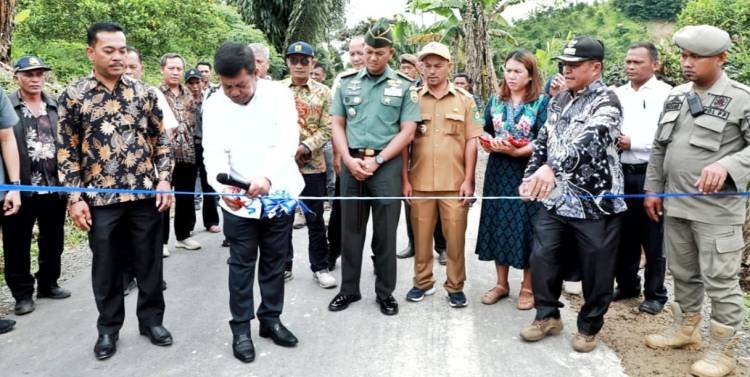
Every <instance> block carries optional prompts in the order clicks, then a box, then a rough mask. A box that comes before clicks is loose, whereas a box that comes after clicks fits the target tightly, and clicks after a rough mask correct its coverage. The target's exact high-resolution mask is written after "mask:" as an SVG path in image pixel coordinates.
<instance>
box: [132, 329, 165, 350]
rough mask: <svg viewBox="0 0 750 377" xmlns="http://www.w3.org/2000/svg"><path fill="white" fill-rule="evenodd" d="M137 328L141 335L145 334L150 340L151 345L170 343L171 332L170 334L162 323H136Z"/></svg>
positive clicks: (162, 345)
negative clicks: (145, 324) (148, 324)
mask: <svg viewBox="0 0 750 377" xmlns="http://www.w3.org/2000/svg"><path fill="white" fill-rule="evenodd" d="M138 330H139V331H140V333H141V335H145V336H147V337H148V338H149V339H150V340H151V344H153V345H156V346H161V347H164V346H171V345H172V334H170V333H169V331H168V330H167V329H166V328H164V326H162V325H157V326H143V325H138Z"/></svg>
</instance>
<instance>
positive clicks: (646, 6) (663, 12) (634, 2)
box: [612, 0, 685, 21]
mask: <svg viewBox="0 0 750 377" xmlns="http://www.w3.org/2000/svg"><path fill="white" fill-rule="evenodd" d="M612 5H614V6H615V7H616V8H617V9H619V10H620V11H621V12H622V13H624V14H625V15H626V16H628V17H631V18H633V19H636V20H642V21H650V20H661V21H673V20H674V19H675V17H676V16H677V14H678V13H680V10H682V8H683V7H684V6H685V0H660V1H653V0H613V1H612Z"/></svg>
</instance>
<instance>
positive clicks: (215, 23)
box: [12, 0, 267, 84]
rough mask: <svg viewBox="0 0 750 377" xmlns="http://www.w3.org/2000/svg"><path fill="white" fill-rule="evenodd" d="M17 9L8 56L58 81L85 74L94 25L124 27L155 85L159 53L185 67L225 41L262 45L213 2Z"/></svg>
mask: <svg viewBox="0 0 750 377" xmlns="http://www.w3.org/2000/svg"><path fill="white" fill-rule="evenodd" d="M18 10H19V12H20V11H23V10H28V11H29V17H28V18H27V19H26V20H24V21H23V22H22V23H21V24H20V25H18V27H17V28H16V31H15V33H14V35H13V50H12V55H13V57H14V58H17V57H19V56H21V55H23V54H36V55H39V56H40V57H42V58H43V59H45V60H47V61H48V62H49V64H50V65H51V66H52V67H53V68H54V73H55V75H57V77H58V79H60V80H62V81H63V82H68V81H71V80H74V79H76V78H78V77H81V76H84V75H86V74H88V73H89V72H90V70H91V66H90V63H89V62H88V59H86V57H85V54H84V50H85V47H86V29H87V28H88V26H89V25H91V24H93V23H95V22H101V21H116V22H119V23H120V24H122V25H123V26H125V28H126V29H127V32H128V43H129V44H130V45H132V46H134V47H136V48H138V49H140V50H141V52H142V54H143V58H144V62H145V63H146V66H147V67H148V68H150V69H149V70H147V74H146V81H148V82H150V83H152V84H155V83H158V82H159V80H160V74H159V72H158V70H157V69H155V68H156V67H158V66H159V65H158V60H159V57H160V56H161V55H162V54H164V53H167V52H176V53H179V54H181V55H182V56H184V57H185V59H186V60H187V63H188V65H189V66H190V65H192V64H194V63H195V62H197V61H198V60H202V59H208V60H210V59H211V57H212V56H213V54H214V51H215V50H216V48H217V47H218V46H219V44H221V43H222V42H225V41H228V40H232V41H237V42H262V43H267V42H266V41H265V39H264V37H263V34H262V33H261V32H260V31H258V30H256V29H254V28H252V27H250V26H248V25H246V24H244V23H243V22H242V19H241V18H240V16H239V14H238V13H237V12H236V10H234V8H231V7H229V6H226V5H222V4H219V3H218V2H217V1H215V0H181V1H170V0H112V1H106V0H35V1H30V0H26V1H21V2H19V5H18Z"/></svg>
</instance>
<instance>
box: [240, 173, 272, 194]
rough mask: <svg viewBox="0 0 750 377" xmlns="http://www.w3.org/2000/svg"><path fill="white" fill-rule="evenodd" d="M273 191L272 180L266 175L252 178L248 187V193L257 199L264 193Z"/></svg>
mask: <svg viewBox="0 0 750 377" xmlns="http://www.w3.org/2000/svg"><path fill="white" fill-rule="evenodd" d="M269 191H271V181H270V180H269V179H268V178H266V177H258V178H254V179H252V180H250V187H248V188H247V193H246V195H247V196H248V197H250V198H252V199H255V198H257V197H259V196H262V195H268V192H269Z"/></svg>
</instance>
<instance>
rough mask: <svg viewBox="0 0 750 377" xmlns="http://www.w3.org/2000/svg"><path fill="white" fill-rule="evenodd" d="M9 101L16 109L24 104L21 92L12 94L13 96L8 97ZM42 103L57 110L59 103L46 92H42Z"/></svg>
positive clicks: (17, 91)
mask: <svg viewBox="0 0 750 377" xmlns="http://www.w3.org/2000/svg"><path fill="white" fill-rule="evenodd" d="M8 99H10V103H11V105H13V107H14V108H16V109H17V108H18V107H19V106H21V104H22V103H23V99H22V98H21V91H20V90H16V91H15V92H13V93H11V95H10V96H8ZM42 101H43V102H44V103H45V104H47V106H50V107H54V108H55V109H56V108H57V102H56V101H55V100H54V99H53V98H51V97H50V96H48V95H47V94H46V93H44V92H42Z"/></svg>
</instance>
